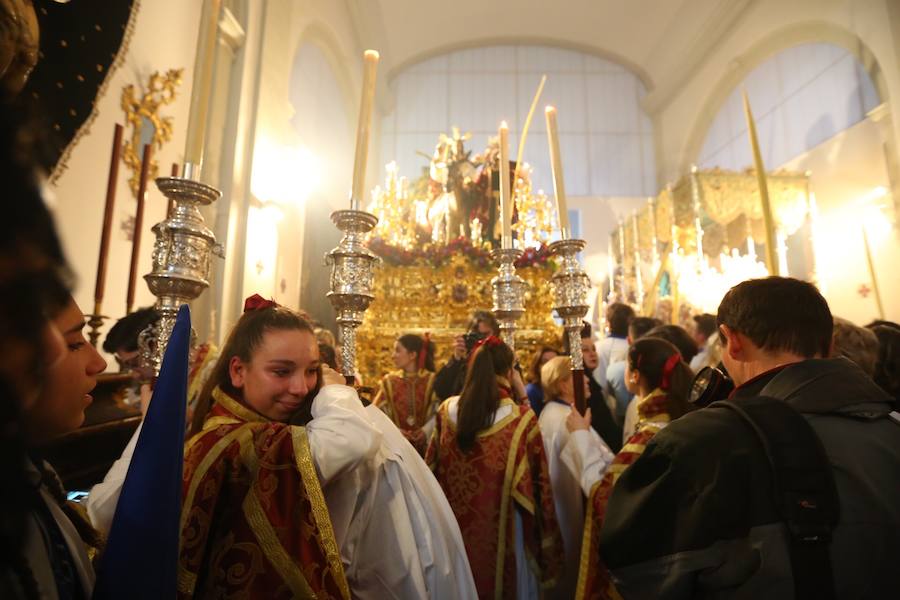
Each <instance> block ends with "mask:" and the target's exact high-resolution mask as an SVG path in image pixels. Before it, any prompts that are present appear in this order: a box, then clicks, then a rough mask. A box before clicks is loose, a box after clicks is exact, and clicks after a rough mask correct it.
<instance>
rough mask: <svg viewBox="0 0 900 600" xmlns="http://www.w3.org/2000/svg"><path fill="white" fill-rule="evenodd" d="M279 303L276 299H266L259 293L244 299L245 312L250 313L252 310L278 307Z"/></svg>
mask: <svg viewBox="0 0 900 600" xmlns="http://www.w3.org/2000/svg"><path fill="white" fill-rule="evenodd" d="M277 306H278V303H277V302H275V301H274V300H266V299H265V298H263V297H262V296H260V295H259V294H253V295H252V296H250V297H249V298H247V299H246V300H244V312H245V313H248V312H250V311H251V310H262V309H264V308H269V307H277Z"/></svg>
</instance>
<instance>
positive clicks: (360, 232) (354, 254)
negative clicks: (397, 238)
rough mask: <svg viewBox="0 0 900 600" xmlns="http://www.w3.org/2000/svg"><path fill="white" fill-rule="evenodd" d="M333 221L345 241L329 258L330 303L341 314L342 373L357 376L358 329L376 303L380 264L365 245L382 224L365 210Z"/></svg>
mask: <svg viewBox="0 0 900 600" xmlns="http://www.w3.org/2000/svg"><path fill="white" fill-rule="evenodd" d="M331 220H332V221H333V222H334V224H335V225H336V226H337V228H338V229H340V230H341V231H342V232H343V234H344V237H343V238H341V241H340V243H339V244H338V246H337V248H335V249H334V250H332V251H331V252H329V253H328V254H326V255H325V264H326V265H330V266H331V291H330V292H328V294H327V296H328V299H329V300H330V301H331V305H332V306H333V307H334V311H335V313H337V318H336V320H337V324H338V330H339V333H340V340H341V373H342V374H343V375H344V377H346V378H348V380H349V379H352V378H353V377H355V376H356V329H357V327H359V326H360V325H362V321H363V315H364V314H365V312H366V309H367V308H369V304H370V303H371V302H372V300H373V299H374V297H375V296H374V295H373V289H374V280H375V274H374V267H375V263H376V262H377V261H378V260H379V259H378V257H377V256H376V255H375V254H373V253H372V252H371V251H370V250H369V249H368V248H367V247H366V245H365V235H366V234H367V233H368V232H370V231H372V228H374V227H375V225H376V224H377V223H378V218H377V217H376V216H375V215H372V214H369V213H367V212H364V211H361V210H339V211H335V212H334V213H332V214H331Z"/></svg>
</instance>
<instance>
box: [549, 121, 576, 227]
mask: <svg viewBox="0 0 900 600" xmlns="http://www.w3.org/2000/svg"><path fill="white" fill-rule="evenodd" d="M544 114H545V115H546V117H547V141H548V143H549V144H550V168H551V169H552V170H553V192H554V193H555V195H556V213H557V215H558V216H559V229H560V236H561V237H562V238H563V239H564V240H565V239H568V238H569V235H570V234H571V231H570V230H569V212H568V209H567V207H566V185H565V182H564V181H563V170H562V160H561V159H560V156H559V126H558V125H557V123H556V108H554V107H553V106H548V107H547V108H545V109H544Z"/></svg>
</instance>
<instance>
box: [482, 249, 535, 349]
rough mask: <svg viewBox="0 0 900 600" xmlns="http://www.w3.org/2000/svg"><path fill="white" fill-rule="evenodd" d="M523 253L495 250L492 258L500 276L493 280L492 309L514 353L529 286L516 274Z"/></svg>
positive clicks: (501, 331)
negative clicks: (517, 329)
mask: <svg viewBox="0 0 900 600" xmlns="http://www.w3.org/2000/svg"><path fill="white" fill-rule="evenodd" d="M521 257H522V251H521V250H517V249H515V248H495V249H494V250H491V258H493V259H494V261H495V262H496V263H497V270H498V274H497V276H496V277H494V278H493V279H491V289H492V290H493V298H494V306H493V308H492V309H491V310H492V311H493V313H494V316H495V317H497V321H499V322H500V337H501V338H503V342H504V343H505V344H506V345H507V346H509V347H510V348H511V349H512V350H513V351H515V349H516V321H518V320H519V319H520V318H521V317H522V315H524V314H525V289H526V288H527V287H528V284H527V283H525V280H524V279H522V278H521V277H519V276H518V275H517V274H516V261H517V260H519V258H521Z"/></svg>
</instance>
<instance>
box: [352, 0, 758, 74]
mask: <svg viewBox="0 0 900 600" xmlns="http://www.w3.org/2000/svg"><path fill="white" fill-rule="evenodd" d="M346 1H347V5H348V8H349V10H350V13H351V15H352V17H353V20H354V22H355V25H356V28H357V30H358V34H359V39H360V40H361V41H362V43H363V44H364V45H367V46H369V47H375V48H378V49H379V50H380V51H381V53H382V58H383V66H384V67H385V71H386V72H385V75H387V77H388V78H390V77H391V76H392V75H394V74H396V72H397V71H398V70H400V69H402V68H404V67H406V66H409V65H411V64H414V63H416V62H418V61H420V60H422V59H424V58H428V57H430V56H433V55H435V54H439V53H441V52H445V51H448V50H451V49H457V48H461V47H466V46H473V45H482V44H494V43H503V42H522V41H526V42H537V43H547V44H556V45H561V46H568V47H574V48H580V49H583V50H586V51H589V52H595V53H597V54H600V55H602V56H604V57H607V58H611V59H613V60H617V61H618V62H621V63H622V64H624V65H625V66H627V67H629V68H631V69H632V70H633V71H634V72H635V73H637V74H638V75H639V76H640V77H642V78H643V79H644V83H645V84H646V85H647V88H648V90H650V91H651V92H652V91H653V90H654V88H656V87H658V86H660V85H662V86H663V87H666V86H670V85H672V83H669V82H670V81H672V82H673V83H674V81H676V80H677V73H679V72H683V71H686V72H690V71H691V70H692V69H693V68H695V67H696V64H695V63H696V62H697V61H702V60H703V57H704V56H705V53H706V52H707V51H708V50H709V49H711V48H712V47H713V46H714V45H715V44H716V42H718V41H719V38H720V37H721V36H722V35H724V34H725V33H727V31H728V30H729V29H730V28H731V27H732V25H733V24H734V23H735V21H736V20H737V18H738V17H739V16H740V15H741V13H742V12H743V11H744V10H746V9H747V7H748V6H749V5H750V4H752V3H753V1H754V0H556V1H554V2H550V1H548V0H488V1H485V0H453V1H452V2H436V1H434V0H346Z"/></svg>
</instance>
